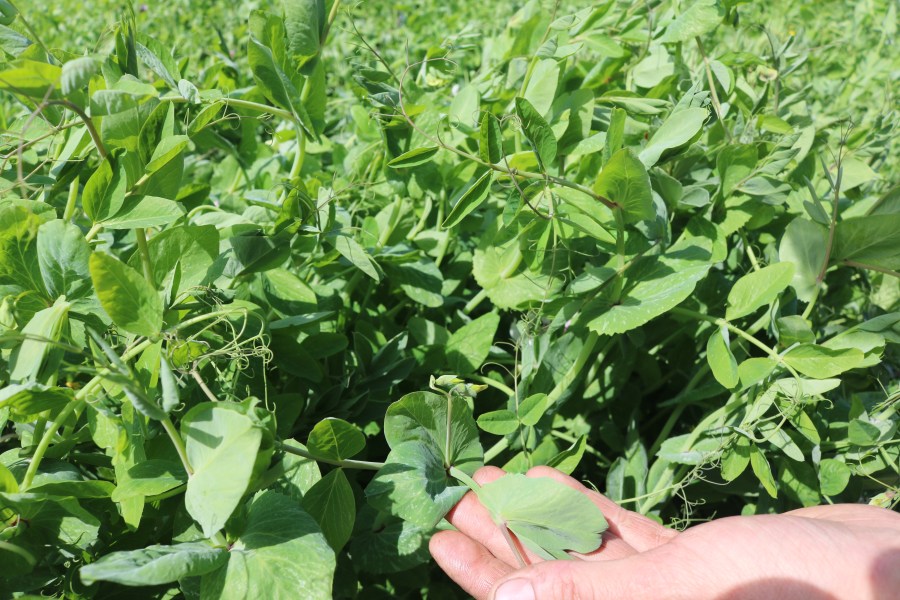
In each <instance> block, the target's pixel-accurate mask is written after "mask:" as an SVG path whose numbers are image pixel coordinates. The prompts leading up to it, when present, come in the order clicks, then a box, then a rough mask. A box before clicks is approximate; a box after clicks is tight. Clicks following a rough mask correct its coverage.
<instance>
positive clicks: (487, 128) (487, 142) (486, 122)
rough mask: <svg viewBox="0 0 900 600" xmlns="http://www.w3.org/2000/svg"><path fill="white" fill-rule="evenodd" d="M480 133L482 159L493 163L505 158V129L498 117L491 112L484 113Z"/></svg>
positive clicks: (479, 152) (479, 142)
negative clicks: (503, 129) (502, 128)
mask: <svg viewBox="0 0 900 600" xmlns="http://www.w3.org/2000/svg"><path fill="white" fill-rule="evenodd" d="M479 134H480V135H479V138H478V154H479V156H481V159H482V160H483V161H485V162H489V163H491V164H492V165H494V164H497V163H498V162H500V161H501V160H503V155H504V153H503V131H502V130H501V129H500V121H498V120H497V117H495V116H494V115H493V114H491V113H489V112H486V113H484V116H483V117H481V129H480V131H479Z"/></svg>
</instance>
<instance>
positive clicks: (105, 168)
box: [81, 158, 127, 223]
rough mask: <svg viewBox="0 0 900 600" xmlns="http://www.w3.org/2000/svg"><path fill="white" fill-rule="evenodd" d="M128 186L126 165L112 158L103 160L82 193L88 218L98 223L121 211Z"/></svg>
mask: <svg viewBox="0 0 900 600" xmlns="http://www.w3.org/2000/svg"><path fill="white" fill-rule="evenodd" d="M126 186H127V182H126V176H125V167H124V165H114V164H113V162H112V159H111V158H107V159H106V160H104V161H103V162H101V163H100V166H99V167H97V170H96V171H94V174H93V175H91V177H90V179H88V180H87V183H85V184H84V192H82V195H81V203H82V205H83V206H84V212H85V214H86V215H87V216H88V218H90V219H91V221H93V222H95V223H97V222H100V221H103V220H106V219H108V218H109V217H111V216H113V215H114V214H116V213H117V212H119V209H121V208H122V204H123V203H124V202H125V189H126Z"/></svg>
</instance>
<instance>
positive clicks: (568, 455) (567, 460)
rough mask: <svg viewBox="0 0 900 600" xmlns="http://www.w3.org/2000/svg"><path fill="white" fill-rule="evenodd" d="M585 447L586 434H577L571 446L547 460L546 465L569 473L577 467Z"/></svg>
mask: <svg viewBox="0 0 900 600" xmlns="http://www.w3.org/2000/svg"><path fill="white" fill-rule="evenodd" d="M586 449H587V436H586V435H582V436H579V437H578V439H577V440H575V441H574V442H573V443H572V445H571V446H569V447H568V448H566V449H565V450H563V451H562V452H560V453H559V454H557V455H556V456H554V457H553V458H551V459H550V460H548V461H547V466H548V467H553V468H554V469H556V470H557V471H561V472H563V473H565V474H566V475H571V474H572V471H574V470H575V469H576V468H577V467H578V463H580V462H581V459H582V457H583V456H584V451H585V450H586Z"/></svg>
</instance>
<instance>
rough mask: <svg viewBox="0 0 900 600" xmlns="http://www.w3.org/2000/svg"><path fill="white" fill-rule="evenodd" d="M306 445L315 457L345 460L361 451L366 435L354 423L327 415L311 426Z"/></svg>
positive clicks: (364, 444)
mask: <svg viewBox="0 0 900 600" xmlns="http://www.w3.org/2000/svg"><path fill="white" fill-rule="evenodd" d="M306 447H307V449H308V450H309V452H310V453H311V454H313V455H314V456H316V457H321V458H326V459H329V460H345V459H348V458H352V457H353V456H355V455H357V454H359V453H360V452H362V450H363V448H365V447H366V437H365V436H364V435H363V432H362V431H360V430H359V427H357V426H356V425H353V424H352V423H348V422H347V421H344V420H342V419H338V418H335V417H328V418H327V419H323V420H322V421H319V422H318V423H317V424H316V426H315V427H313V430H312V431H311V432H310V433H309V440H308V442H307V444H306Z"/></svg>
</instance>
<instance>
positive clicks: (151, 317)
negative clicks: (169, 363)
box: [90, 252, 163, 337]
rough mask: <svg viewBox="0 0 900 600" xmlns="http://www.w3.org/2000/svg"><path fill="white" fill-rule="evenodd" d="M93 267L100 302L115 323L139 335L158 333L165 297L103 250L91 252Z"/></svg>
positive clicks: (92, 274) (92, 276) (95, 288)
mask: <svg viewBox="0 0 900 600" xmlns="http://www.w3.org/2000/svg"><path fill="white" fill-rule="evenodd" d="M90 270H91V279H92V280H93V282H94V290H95V291H96V292H97V297H98V298H99V299H100V304H101V305H102V306H103V309H104V310H105V311H106V313H107V314H108V315H109V316H110V318H111V319H112V320H113V322H114V323H115V324H116V325H118V326H119V327H121V328H122V329H124V330H125V331H127V332H129V333H134V334H136V335H145V336H148V337H149V336H155V335H157V334H159V332H160V330H161V329H162V324H163V305H162V300H160V297H159V294H157V293H156V290H155V289H153V287H152V286H151V285H150V284H149V283H147V280H146V279H144V278H143V277H142V276H141V275H140V274H138V272H137V271H135V270H134V269H132V268H131V267H129V266H128V265H126V264H124V263H122V262H120V261H118V260H116V259H115V258H113V257H112V256H110V255H108V254H104V253H102V252H94V253H93V254H91V258H90Z"/></svg>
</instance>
